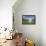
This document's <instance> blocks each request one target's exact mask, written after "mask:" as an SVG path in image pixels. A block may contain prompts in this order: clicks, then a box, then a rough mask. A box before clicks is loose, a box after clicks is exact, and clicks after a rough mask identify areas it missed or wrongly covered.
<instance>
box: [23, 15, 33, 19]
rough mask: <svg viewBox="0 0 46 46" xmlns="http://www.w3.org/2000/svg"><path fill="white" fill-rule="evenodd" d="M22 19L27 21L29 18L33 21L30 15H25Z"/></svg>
mask: <svg viewBox="0 0 46 46" xmlns="http://www.w3.org/2000/svg"><path fill="white" fill-rule="evenodd" d="M23 18H24V19H29V18H31V19H34V16H31V15H25V16H23Z"/></svg>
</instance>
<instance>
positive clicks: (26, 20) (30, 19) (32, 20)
mask: <svg viewBox="0 0 46 46" xmlns="http://www.w3.org/2000/svg"><path fill="white" fill-rule="evenodd" d="M22 24H31V25H34V24H36V16H35V15H23V16H22Z"/></svg>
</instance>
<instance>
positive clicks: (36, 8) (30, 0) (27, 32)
mask: <svg viewBox="0 0 46 46" xmlns="http://www.w3.org/2000/svg"><path fill="white" fill-rule="evenodd" d="M13 12H14V19H15V22H14V23H15V29H17V30H18V31H19V32H22V33H23V34H24V37H25V38H26V37H27V38H28V39H32V40H34V41H35V43H36V46H41V0H23V1H22V2H21V3H19V4H17V3H16V4H15V5H14V6H13ZM22 15H36V24H35V25H23V24H22Z"/></svg>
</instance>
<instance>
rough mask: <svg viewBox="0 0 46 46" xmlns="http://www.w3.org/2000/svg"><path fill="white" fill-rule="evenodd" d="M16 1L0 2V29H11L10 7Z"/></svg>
mask: <svg viewBox="0 0 46 46" xmlns="http://www.w3.org/2000/svg"><path fill="white" fill-rule="evenodd" d="M15 2H16V0H0V27H7V28H9V29H11V28H12V6H13V5H14V3H15Z"/></svg>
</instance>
